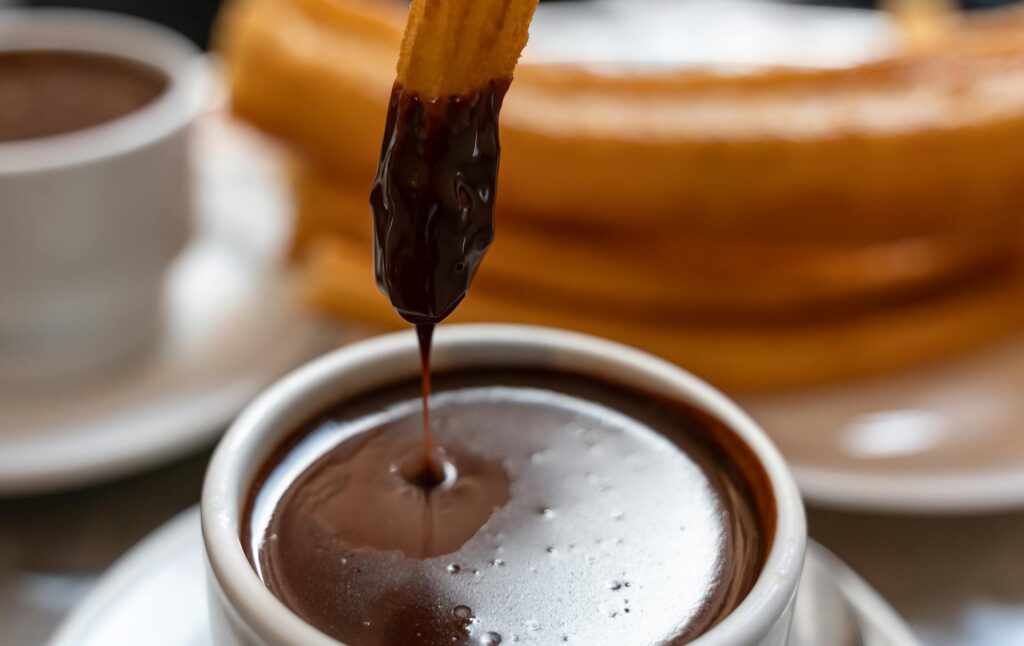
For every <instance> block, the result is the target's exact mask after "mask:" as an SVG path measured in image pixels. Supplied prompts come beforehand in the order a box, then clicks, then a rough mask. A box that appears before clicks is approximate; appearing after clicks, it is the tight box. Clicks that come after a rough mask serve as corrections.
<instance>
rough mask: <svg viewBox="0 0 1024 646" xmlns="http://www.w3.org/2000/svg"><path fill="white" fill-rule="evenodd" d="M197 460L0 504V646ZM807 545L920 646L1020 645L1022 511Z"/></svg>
mask: <svg viewBox="0 0 1024 646" xmlns="http://www.w3.org/2000/svg"><path fill="white" fill-rule="evenodd" d="M208 458H209V453H208V452H203V453H201V454H199V455H195V456H193V457H190V458H188V459H186V460H184V461H181V462H178V463H176V464H173V465H171V466H168V467H165V468H162V469H159V470H157V471H153V472H150V473H148V474H145V475H142V476H138V477H134V478H129V479H125V480H120V481H117V482H113V483H108V484H104V485H100V486H96V487H92V488H89V489H85V490H80V491H74V492H69V493H63V494H59V495H52V496H41V497H34V498H24V499H13V500H4V501H0V646H31V645H33V644H42V643H45V641H46V639H47V638H48V637H49V635H51V634H52V632H53V631H54V629H55V628H56V626H57V625H58V624H59V622H60V621H61V619H62V618H63V617H64V615H65V614H66V613H67V612H68V611H69V610H70V609H71V608H72V607H74V605H75V603H77V602H78V601H79V600H80V599H81V598H82V597H83V596H84V595H85V594H86V593H87V592H88V591H89V589H90V587H91V586H92V585H93V584H94V583H95V581H96V579H97V577H98V576H99V575H100V574H101V573H102V572H103V570H104V569H105V568H106V567H108V566H109V565H110V564H111V563H112V562H113V561H114V560H116V559H117V557H118V556H119V555H121V554H122V553H123V552H124V551H125V550H126V549H128V548H129V547H130V546H131V545H132V544H134V543H135V542H136V541H138V540H139V539H141V538H142V537H144V536H145V535H147V534H148V533H149V532H151V531H152V530H154V529H156V528H157V527H159V526H160V525H161V524H162V523H163V522H164V521H166V520H167V519H169V518H171V517H172V516H173V515H175V514H176V513H177V512H179V511H181V510H183V509H186V508H188V507H189V506H191V505H193V504H195V502H196V501H197V500H198V498H199V491H200V486H201V482H202V476H203V471H204V469H205V466H206V461H207V460H208ZM810 529H811V535H812V536H814V537H815V538H816V539H817V540H818V541H820V542H821V543H823V544H824V545H825V546H826V547H828V548H830V549H832V550H833V551H834V552H835V553H836V554H838V555H839V556H840V557H841V558H843V559H844V560H845V561H846V562H847V563H849V564H850V565H851V566H853V567H854V568H855V569H856V570H857V571H858V572H860V573H861V574H862V575H863V576H864V578H866V579H867V580H868V581H869V582H870V583H872V584H873V585H874V586H876V588H877V589H878V590H879V591H880V592H881V593H882V594H883V595H884V596H885V597H886V598H887V599H889V601H890V602H892V604H893V605H894V606H895V607H896V609H897V610H898V611H899V612H901V613H902V614H903V615H904V616H905V617H906V618H907V619H908V620H909V621H910V622H911V625H912V626H913V627H914V628H915V630H916V631H917V633H918V634H919V635H920V637H921V639H922V641H923V642H924V643H925V644H928V645H929V646H951V645H954V644H955V645H958V646H959V645H970V646H996V645H999V646H1006V645H1009V644H1024V513H1018V514H1003V515H989V516H978V517H957V518H902V517H893V516H875V515H863V514H847V513H837V512H831V511H825V510H814V509H812V510H810Z"/></svg>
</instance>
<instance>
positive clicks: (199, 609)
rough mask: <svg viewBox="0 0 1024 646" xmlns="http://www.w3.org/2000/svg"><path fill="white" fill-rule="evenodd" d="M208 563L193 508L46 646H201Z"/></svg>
mask: <svg viewBox="0 0 1024 646" xmlns="http://www.w3.org/2000/svg"><path fill="white" fill-rule="evenodd" d="M807 559H808V564H807V567H809V568H822V569H824V570H827V571H828V572H830V573H832V575H833V576H834V577H835V581H836V583H837V584H838V585H839V587H840V589H841V590H842V591H843V594H844V595H845V596H846V597H847V599H848V600H849V602H850V603H851V605H852V606H853V608H854V611H855V613H856V614H857V617H858V621H859V622H860V628H861V631H862V633H863V636H864V638H865V646H914V645H915V644H917V643H918V642H917V640H916V639H915V638H914V637H913V635H912V634H911V632H910V630H909V629H908V628H907V627H906V625H905V624H904V623H903V621H902V620H901V619H900V618H899V617H898V616H897V615H896V613H895V612H894V611H893V610H892V608H890V607H889V605H888V604H887V603H886V602H885V601H884V600H883V599H882V598H881V597H880V596H878V593H876V592H875V591H874V590H872V589H871V587H870V586H868V585H867V584H866V583H865V582H864V581H863V580H862V579H860V577H858V576H857V575H856V574H854V573H853V572H852V571H851V570H850V569H849V568H847V567H846V566H845V565H843V564H842V563H841V562H840V561H839V560H838V559H836V558H835V557H834V556H832V555H831V554H830V553H829V552H827V551H826V550H825V549H824V548H822V547H821V546H819V545H818V544H817V543H814V542H812V543H811V544H810V548H809V551H808V555H807ZM208 618H209V617H208V614H207V607H206V561H205V557H204V556H203V545H202V535H201V532H200V528H199V512H198V510H197V509H191V510H189V511H186V512H184V513H182V514H181V515H180V516H178V517H177V518H175V519H174V520H172V521H170V522H169V523H167V524H166V525H164V527H162V528H161V529H159V530H157V531H156V532H154V533H153V534H152V535H150V536H149V537H148V538H146V539H145V540H143V541H142V542H141V543H139V544H138V545H137V546H136V547H134V548H132V550H131V551H129V552H128V553H127V554H126V555H125V556H124V557H122V558H121V560H120V561H118V562H117V563H116V564H114V566H113V567H112V568H110V570H108V571H107V573H106V574H104V575H103V577H102V578H101V579H100V581H99V583H97V584H96V587H95V588H94V589H93V591H92V592H91V593H90V594H89V595H88V596H87V597H86V598H85V600H84V601H83V602H82V603H81V604H80V605H79V606H78V607H77V608H76V609H75V610H74V611H73V612H72V613H71V615H70V616H69V617H68V618H67V620H66V621H65V622H64V624H63V625H62V626H61V627H60V629H59V630H58V631H57V633H56V635H55V636H54V638H53V640H52V641H51V642H50V646H109V645H110V644H141V643H145V644H146V645H147V646H206V645H207V644H210V643H211V640H210V635H209V632H208V627H207V621H208Z"/></svg>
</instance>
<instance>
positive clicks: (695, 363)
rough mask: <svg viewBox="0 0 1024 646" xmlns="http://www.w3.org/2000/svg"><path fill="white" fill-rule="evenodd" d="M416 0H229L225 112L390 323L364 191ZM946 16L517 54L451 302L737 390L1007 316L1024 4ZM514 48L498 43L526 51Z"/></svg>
mask: <svg viewBox="0 0 1024 646" xmlns="http://www.w3.org/2000/svg"><path fill="white" fill-rule="evenodd" d="M454 1H455V0H427V3H422V2H419V3H414V5H413V7H414V10H415V7H417V6H425V5H433V6H436V7H441V8H443V7H444V6H446V5H447V4H448V3H449V2H454ZM518 1H519V0H510V1H506V2H484V1H483V0H480V4H481V6H482V7H489V6H491V5H493V6H494V7H506V9H507V8H508V7H512V9H510V10H511V11H515V10H516V8H517V7H518V8H519V9H520V10H522V9H523V7H524V6H528V5H529V2H525V1H524V2H523V4H522V5H519V4H517V2H518ZM482 11H486V9H483V10H482ZM406 13H407V10H406V8H405V6H404V5H401V4H397V3H390V2H386V1H384V0H240V1H239V2H237V3H235V5H234V6H233V7H232V8H231V10H230V11H229V12H228V13H227V14H226V15H225V19H224V21H223V23H222V30H221V33H222V38H221V41H222V48H223V50H224V52H225V54H226V58H227V61H228V63H229V65H228V70H229V76H230V84H231V89H232V96H233V104H234V108H235V110H236V112H237V113H238V114H240V115H241V116H242V117H244V118H245V119H247V120H249V121H250V122H252V123H253V124H255V125H257V126H258V127H260V128H261V129H263V130H265V131H267V132H269V133H271V134H273V135H275V136H277V137H279V138H281V139H283V140H285V141H286V142H288V143H289V144H290V146H291V148H292V149H293V150H294V151H295V152H296V157H297V159H298V163H297V165H296V173H295V180H294V182H295V188H296V193H297V196H298V204H299V217H298V223H297V233H296V244H295V249H296V258H297V260H298V261H299V262H300V263H301V264H302V266H303V268H304V271H305V274H306V277H307V278H306V286H307V288H308V291H309V294H310V297H311V299H312V301H313V302H314V303H315V304H316V305H317V306H319V307H321V308H322V309H324V310H326V311H329V312H332V313H335V314H338V315H340V316H342V317H346V318H349V319H356V320H359V321H362V322H371V323H374V324H376V325H379V326H381V327H399V326H401V325H402V322H401V320H400V319H399V318H398V317H397V316H396V315H395V314H394V311H393V309H392V308H391V306H390V304H389V303H388V301H387V299H386V298H384V297H382V296H381V295H380V294H379V293H378V291H377V287H376V285H375V281H374V275H373V262H372V257H371V255H372V244H371V241H372V222H371V218H370V210H369V205H368V202H367V195H368V191H369V187H370V185H371V183H372V182H373V175H374V171H375V169H376V161H377V157H378V155H379V153H380V141H381V135H382V133H383V131H384V116H385V114H386V107H387V104H388V99H389V96H390V94H391V89H392V81H393V79H394V76H395V69H396V63H397V59H398V53H399V51H400V44H401V39H402V30H403V26H404V24H405V21H406ZM947 23H948V24H947ZM431 25H432V28H434V29H437V30H439V33H438V34H434V35H433V36H432V38H431V39H429V42H431V43H435V44H436V43H443V44H444V46H445V47H448V48H449V49H448V50H446V51H445V52H438V54H437V57H436V58H437V60H458V61H459V62H460V63H459V65H461V67H460V68H459V69H456V70H450V73H451V74H454V75H456V76H458V75H462V76H465V75H466V74H469V73H470V72H471V71H472V70H475V69H480V70H485V69H490V68H489V67H488V66H489V65H491V63H490V62H485V61H480V60H476V59H475V58H474V54H473V52H474V51H475V48H474V43H473V42H472V39H469V40H466V39H464V38H462V37H461V35H462V34H466V33H470V31H466V30H467V29H468V28H467V26H465V25H460V24H458V21H444V20H438V21H434V22H433V23H431ZM944 25H945V26H944V27H943V34H942V36H941V38H942V46H941V47H933V46H915V47H912V48H908V49H907V51H906V53H905V54H903V55H899V56H895V57H893V58H890V59H886V60H883V61H880V62H875V63H871V64H866V65H863V66H859V67H853V68H846V69H836V70H828V71H808V70H778V69H775V70H767V71H764V72H761V73H758V74H751V75H744V76H729V77H725V76H715V75H711V74H702V73H696V72H693V71H689V72H687V71H682V70H669V71H664V72H663V73H658V74H646V75H643V76H630V75H624V74H621V73H614V74H612V73H608V74H605V73H603V72H602V71H601V70H599V69H592V68H583V67H575V66H571V65H558V66H544V65H525V64H524V65H520V66H519V68H518V69H517V71H516V82H515V84H514V85H513V86H512V89H511V91H510V92H509V94H508V96H507V98H506V101H505V107H504V110H503V112H502V131H501V136H502V153H503V156H502V167H501V174H500V180H499V185H500V197H499V198H498V201H497V205H496V210H497V216H496V225H497V233H496V237H495V241H494V244H493V246H492V247H491V250H490V251H489V252H488V256H487V258H486V260H485V261H484V262H483V263H482V265H481V266H480V269H479V272H478V273H477V275H476V278H475V283H474V287H473V289H472V291H471V292H470V295H469V297H468V298H467V299H466V301H465V303H463V304H462V305H461V306H460V308H459V310H458V311H457V312H456V313H455V314H454V316H453V320H462V321H470V320H474V321H475V320H498V321H509V322H528V323H538V324H546V325H556V326H562V327H568V328H574V329H579V330H582V331H585V332H591V333H596V334H600V335H603V336H607V337H611V338H615V339H620V340H622V341H625V342H628V343H631V344H634V345H638V346H641V347H644V348H647V349H649V350H651V351H652V352H655V353H657V354H661V355H663V356H665V357H667V358H669V359H672V360H674V361H677V362H678V363H680V364H682V365H683V366H685V367H687V368H689V369H691V370H693V371H694V372H696V373H698V374H700V375H702V376H704V377H706V378H708V379H710V380H712V381H713V382H715V383H717V384H719V385H722V386H724V387H727V388H731V389H736V390H765V389H773V388H783V387H793V386H799V385H806V384H812V383H819V382H823V381H830V380H837V379H845V378H852V377H860V376H866V375H872V374H878V373H881V372H886V371H891V370H897V369H901V368H905V367H908V366H912V365H916V364H919V363H921V362H925V361H929V360H934V359H936V358H940V357H945V356H949V355H952V354H955V353H958V352H962V351H964V350H967V349H970V348H973V347H976V346H978V345H980V344H983V343H986V342H989V341H992V340H994V339H997V338H1000V337H1002V336H1004V335H1006V334H1008V333H1010V332H1013V331H1015V330H1017V329H1019V328H1020V326H1021V324H1022V323H1024V298H1022V296H1024V279H1022V276H1024V272H1022V271H1021V268H1020V258H1021V255H1022V235H1021V229H1022V222H1024V18H1022V14H1016V13H1003V14H1002V15H1000V16H998V17H985V18H979V19H963V20H957V21H946V22H945V23H944ZM927 33H932V32H927ZM425 42H426V41H425ZM521 47H522V42H520V41H518V40H517V39H516V38H512V37H510V38H509V39H508V42H502V43H501V44H500V45H499V46H498V47H497V50H498V51H500V52H503V55H506V56H507V57H510V58H509V60H511V61H512V62H513V63H514V60H515V58H516V57H518V52H519V50H518V49H517V48H521ZM450 56H454V59H450V58H445V57H450ZM429 59H430V57H429V56H427V57H425V58H424V60H429ZM443 82H444V81H443V79H441V80H438V83H439V84H443ZM438 89H443V85H438Z"/></svg>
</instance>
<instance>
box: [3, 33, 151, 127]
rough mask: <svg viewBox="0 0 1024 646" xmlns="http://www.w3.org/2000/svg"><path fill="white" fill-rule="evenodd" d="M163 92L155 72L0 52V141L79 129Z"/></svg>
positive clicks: (100, 60)
mask: <svg viewBox="0 0 1024 646" xmlns="http://www.w3.org/2000/svg"><path fill="white" fill-rule="evenodd" d="M166 87H167V78H166V77H165V76H164V75H163V74H162V73H161V72H160V71H158V70H156V69H153V68H151V67H148V66H146V65H143V64H141V63H136V62H134V61H130V60H128V59H124V58H119V57H116V56H108V55H103V54H92V53H88V52H76V51H63V50H16V51H6V52H0V142H5V141H20V140H25V139H34V138H38V137H49V136H52V135H58V134H63V133H67V132H73V131H76V130H82V129H84V128H88V127H90V126H95V125H99V124H101V123H106V122H108V121H112V120H114V119H116V118H118V117H122V116H124V115H126V114H128V113H130V112H134V111H135V110H138V109H139V108H142V107H144V106H145V105H147V104H149V103H151V102H152V101H154V100H155V99H156V98H157V97H158V96H160V95H161V94H162V93H163V92H164V90H165V89H166Z"/></svg>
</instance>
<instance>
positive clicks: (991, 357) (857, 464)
mask: <svg viewBox="0 0 1024 646" xmlns="http://www.w3.org/2000/svg"><path fill="white" fill-rule="evenodd" d="M1022 392H1024V337H1022V338H1014V339H1009V340H1007V341H1005V342H1003V343H1000V344H997V345H996V346H993V347H991V348H988V349H987V350H984V351H981V352H976V353H974V354H970V355H966V356H963V357H960V358H957V359H953V360H949V361H946V362H944V363H941V364H937V365H935V366H931V367H927V368H921V369H918V370H914V371H910V372H906V373H902V374H898V375H892V376H889V377H884V378H878V379H872V380H868V381H863V382H859V383H852V384H847V385H837V386H830V387H822V388H818V389H814V390H808V391H803V392H797V393H793V394H786V395H775V396H772V397H760V398H747V399H744V400H741V402H740V403H741V404H742V405H743V406H744V407H745V408H746V409H747V410H748V411H749V412H750V413H751V414H752V415H753V416H754V417H755V418H757V420H758V421H760V422H761V424H762V425H763V426H764V427H765V430H767V431H768V433H769V434H770V435H771V436H772V439H774V440H775V442H776V444H777V445H778V446H779V448H780V449H781V450H782V453H783V454H784V455H785V456H786V459H787V460H788V461H789V464H790V466H791V467H792V469H793V473H794V475H795V476H796V479H797V482H798V483H799V485H800V489H801V491H802V492H803V494H804V497H805V498H806V499H807V500H808V502H810V503H813V504H817V505H821V506H827V507H835V508H844V509H850V510H864V511H866V510H875V511H892V512H904V513H962V512H979V511H995V510H1002V509H1013V508H1020V507H1024V433H1021V420H1024V397H1022Z"/></svg>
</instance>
